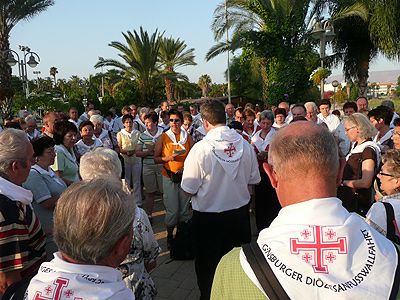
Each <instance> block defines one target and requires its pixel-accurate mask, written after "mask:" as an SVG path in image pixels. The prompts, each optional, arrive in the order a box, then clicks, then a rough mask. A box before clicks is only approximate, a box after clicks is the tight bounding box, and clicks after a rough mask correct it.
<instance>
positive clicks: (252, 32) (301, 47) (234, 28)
mask: <svg viewBox="0 0 400 300" xmlns="http://www.w3.org/2000/svg"><path fill="white" fill-rule="evenodd" d="M314 1H315V0H314ZM314 1H313V0H280V1H277V0H226V1H225V2H223V3H221V4H219V5H218V7H217V8H216V9H215V11H214V20H213V23H212V25H211V28H212V30H213V31H214V38H215V39H216V41H217V43H216V44H215V45H214V46H213V47H212V48H210V50H209V51H208V53H207V56H206V60H210V59H212V58H214V57H215V56H217V55H219V54H221V53H223V52H226V51H232V52H233V51H235V50H237V49H242V50H243V53H244V54H245V57H246V59H249V60H253V62H252V63H251V64H252V65H254V64H257V65H258V68H259V70H258V71H257V73H259V74H260V75H259V76H260V77H261V78H262V90H263V98H264V100H265V99H266V97H267V91H268V90H269V89H270V88H271V86H273V85H275V86H276V84H275V83H274V81H275V82H280V84H281V85H286V86H285V87H282V88H284V89H286V90H289V89H291V90H292V91H295V90H296V89H298V88H299V86H296V85H299V84H304V82H300V81H304V78H303V77H304V76H298V75H294V77H293V76H292V77H293V78H292V80H283V79H284V78H285V77H286V78H287V77H288V74H296V73H297V72H299V70H298V69H296V68H298V66H299V61H301V58H300V57H299V56H303V57H304V55H303V54H305V53H308V54H310V53H311V54H312V53H313V51H312V48H311V46H310V43H307V41H308V38H309V37H308V29H307V28H308V24H309V23H310V21H311V17H312V16H313V15H314V14H315V11H316V9H317V8H318V7H317V6H311V5H310V4H311V3H313V2H314ZM225 5H226V10H227V13H226V10H225ZM226 30H230V31H231V32H232V34H231V40H230V41H225V40H224V39H225V33H226ZM299 53H301V54H300V55H299ZM307 59H308V58H307ZM303 64H304V63H303ZM290 68H292V69H293V68H294V69H295V70H294V71H291V72H290V71H289V72H288V69H290ZM303 69H304V67H303ZM270 73H275V74H276V75H274V76H275V77H276V78H269V75H270ZM296 77H297V78H296ZM299 80H300V81H299ZM306 81H307V79H306Z"/></svg>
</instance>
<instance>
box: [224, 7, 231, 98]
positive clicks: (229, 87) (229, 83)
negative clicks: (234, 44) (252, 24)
mask: <svg viewBox="0 0 400 300" xmlns="http://www.w3.org/2000/svg"><path fill="white" fill-rule="evenodd" d="M227 1H228V0H225V22H226V47H228V43H229V32H228V28H229V27H228V2H227ZM227 53H228V58H227V59H228V62H227V64H228V72H227V76H226V77H227V80H228V103H231V75H230V73H231V72H230V70H229V48H228V51H227Z"/></svg>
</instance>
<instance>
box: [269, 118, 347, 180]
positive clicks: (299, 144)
mask: <svg viewBox="0 0 400 300" xmlns="http://www.w3.org/2000/svg"><path fill="white" fill-rule="evenodd" d="M338 162H339V158H338V150H337V146H336V142H335V139H334V137H333V135H332V134H331V133H330V132H329V131H328V130H327V129H325V128H323V127H322V126H318V125H317V124H315V123H313V122H307V121H298V122H295V123H293V124H290V125H289V126H286V127H285V128H283V129H280V130H279V131H278V133H277V134H276V135H275V137H274V139H273V141H272V143H271V145H270V151H269V163H270V164H271V165H272V166H273V168H274V170H275V172H276V173H277V175H278V176H279V175H280V174H281V175H282V176H284V177H286V178H287V179H289V178H290V177H297V178H298V176H302V178H306V177H308V176H311V178H312V177H314V176H315V175H317V174H318V176H320V177H326V178H336V175H337V172H338V167H339V165H338Z"/></svg>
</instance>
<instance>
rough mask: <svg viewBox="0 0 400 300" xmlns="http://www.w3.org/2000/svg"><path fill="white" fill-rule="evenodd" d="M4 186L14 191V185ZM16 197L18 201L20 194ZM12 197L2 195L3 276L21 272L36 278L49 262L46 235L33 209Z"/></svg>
mask: <svg viewBox="0 0 400 300" xmlns="http://www.w3.org/2000/svg"><path fill="white" fill-rule="evenodd" d="M3 186H8V187H10V186H11V187H12V183H9V182H7V181H6V180H4V179H3V180H2V181H1V184H0V187H1V188H3ZM6 188H7V187H6ZM16 189H22V190H24V189H23V188H22V187H16ZM14 195H15V197H18V191H17V190H16V191H15V194H14ZM9 197H11V196H6V195H4V194H0V234H1V239H0V272H10V271H15V270H20V272H21V276H22V277H25V276H28V275H32V274H34V273H35V272H36V271H37V270H38V268H39V266H40V264H41V263H42V262H43V261H45V259H46V251H45V248H44V246H45V235H44V233H43V230H42V227H41V224H40V221H39V219H38V218H37V217H36V215H35V213H34V211H33V210H32V208H31V207H30V205H27V204H23V203H22V202H19V201H16V200H11V199H10V198H9Z"/></svg>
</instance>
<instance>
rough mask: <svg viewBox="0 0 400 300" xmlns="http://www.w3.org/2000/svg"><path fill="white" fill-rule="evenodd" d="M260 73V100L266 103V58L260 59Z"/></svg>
mask: <svg viewBox="0 0 400 300" xmlns="http://www.w3.org/2000/svg"><path fill="white" fill-rule="evenodd" d="M260 73H261V85H262V101H263V102H264V103H267V98H268V74H267V60H266V59H265V58H261V59H260Z"/></svg>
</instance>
